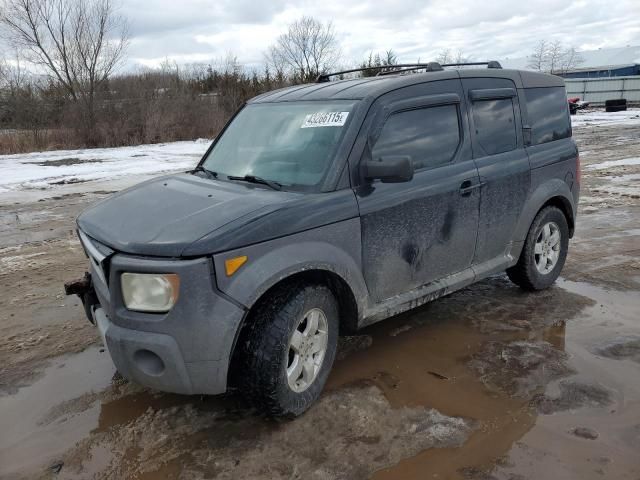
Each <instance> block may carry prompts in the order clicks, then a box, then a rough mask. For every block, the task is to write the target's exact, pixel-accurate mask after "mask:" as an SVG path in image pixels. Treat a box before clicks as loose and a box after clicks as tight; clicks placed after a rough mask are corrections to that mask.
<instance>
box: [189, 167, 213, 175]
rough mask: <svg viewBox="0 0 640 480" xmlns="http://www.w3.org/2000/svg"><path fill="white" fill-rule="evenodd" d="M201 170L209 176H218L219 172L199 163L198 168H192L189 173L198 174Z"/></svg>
mask: <svg viewBox="0 0 640 480" xmlns="http://www.w3.org/2000/svg"><path fill="white" fill-rule="evenodd" d="M199 172H203V173H204V174H205V175H206V176H207V178H218V172H214V171H212V170H207V169H206V168H204V167H203V166H202V165H198V166H197V167H196V168H194V169H193V170H191V171H190V172H189V173H192V174H196V173H199Z"/></svg>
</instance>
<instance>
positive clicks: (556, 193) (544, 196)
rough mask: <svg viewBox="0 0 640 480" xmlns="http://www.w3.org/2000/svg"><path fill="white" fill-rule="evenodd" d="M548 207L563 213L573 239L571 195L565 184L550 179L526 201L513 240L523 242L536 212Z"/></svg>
mask: <svg viewBox="0 0 640 480" xmlns="http://www.w3.org/2000/svg"><path fill="white" fill-rule="evenodd" d="M549 205H553V206H555V207H558V208H559V209H560V210H561V211H562V212H563V213H564V215H565V217H566V218H567V224H568V225H569V237H570V238H571V237H573V232H574V230H575V211H576V206H575V204H574V201H573V195H572V193H571V190H570V189H569V186H568V185H567V184H566V183H565V182H563V181H562V180H560V179H552V180H550V181H548V182H546V183H544V184H542V185H540V186H539V187H538V188H537V189H536V190H535V191H534V192H533V193H532V194H531V196H530V197H529V199H528V200H527V202H526V204H525V208H524V209H523V211H522V214H521V215H520V219H519V221H518V224H517V226H516V229H515V232H514V240H516V241H524V239H525V238H526V236H527V233H528V232H529V228H530V227H531V223H532V222H533V220H534V219H535V218H536V215H537V214H538V212H539V211H540V210H542V209H543V208H545V207H547V206H549Z"/></svg>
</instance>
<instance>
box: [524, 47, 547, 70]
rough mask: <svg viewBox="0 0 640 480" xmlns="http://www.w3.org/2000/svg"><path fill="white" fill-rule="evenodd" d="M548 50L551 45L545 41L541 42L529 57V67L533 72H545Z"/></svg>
mask: <svg viewBox="0 0 640 480" xmlns="http://www.w3.org/2000/svg"><path fill="white" fill-rule="evenodd" d="M548 48H549V44H548V43H547V42H546V41H545V40H540V41H539V42H538V44H537V45H536V48H535V50H534V51H533V53H532V54H531V55H530V56H529V63H528V64H527V66H528V67H529V68H530V69H532V70H537V71H539V72H541V71H543V70H544V69H545V68H546V65H547V50H548Z"/></svg>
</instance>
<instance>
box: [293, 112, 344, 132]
mask: <svg viewBox="0 0 640 480" xmlns="http://www.w3.org/2000/svg"><path fill="white" fill-rule="evenodd" d="M348 116H349V112H318V113H310V114H309V115H307V116H305V117H304V122H303V123H302V126H301V127H300V128H313V127H342V126H343V125H344V124H345V122H346V121H347V117H348Z"/></svg>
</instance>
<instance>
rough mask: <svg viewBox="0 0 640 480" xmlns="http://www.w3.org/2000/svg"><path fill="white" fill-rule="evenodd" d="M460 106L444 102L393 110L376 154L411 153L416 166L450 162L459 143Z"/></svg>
mask: <svg viewBox="0 0 640 480" xmlns="http://www.w3.org/2000/svg"><path fill="white" fill-rule="evenodd" d="M460 137H461V136H460V124H459V121H458V107H457V106H456V105H442V106H438V107H428V108H420V109H416V110H407V111H404V112H398V113H394V114H392V115H391V116H390V117H389V118H388V119H387V121H386V122H385V124H384V127H383V128H382V132H380V137H379V138H378V141H377V142H376V144H375V146H374V147H373V152H372V154H373V158H374V159H377V158H380V157H385V156H405V155H406V156H409V157H411V161H412V162H413V168H414V169H415V170H419V169H422V168H433V167H437V166H439V165H443V164H445V163H448V162H450V161H451V160H452V159H453V156H454V155H455V153H456V151H457V150H458V145H459V144H460Z"/></svg>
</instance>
